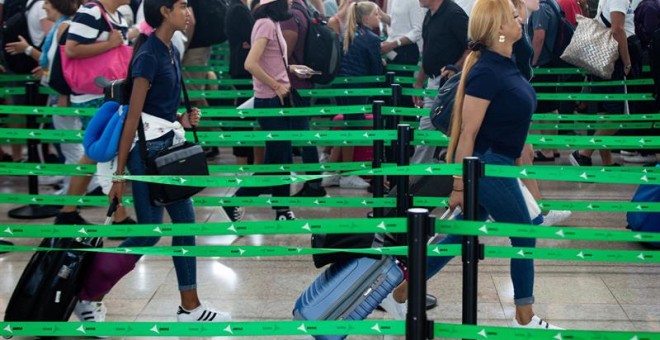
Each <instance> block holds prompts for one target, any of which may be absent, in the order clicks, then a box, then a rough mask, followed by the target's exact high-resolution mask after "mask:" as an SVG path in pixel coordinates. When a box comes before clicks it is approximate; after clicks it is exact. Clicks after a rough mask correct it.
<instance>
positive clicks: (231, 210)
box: [222, 207, 245, 222]
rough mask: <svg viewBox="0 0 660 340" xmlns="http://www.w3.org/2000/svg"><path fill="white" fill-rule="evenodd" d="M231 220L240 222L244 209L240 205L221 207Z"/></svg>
mask: <svg viewBox="0 0 660 340" xmlns="http://www.w3.org/2000/svg"><path fill="white" fill-rule="evenodd" d="M222 209H224V211H225V214H227V217H229V219H230V220H231V221H232V222H240V221H241V220H242V219H243V214H244V213H245V211H244V210H243V208H241V207H222Z"/></svg>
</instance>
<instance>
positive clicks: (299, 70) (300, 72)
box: [290, 65, 322, 78]
mask: <svg viewBox="0 0 660 340" xmlns="http://www.w3.org/2000/svg"><path fill="white" fill-rule="evenodd" d="M290 68H291V69H292V71H293V73H294V74H295V75H296V76H298V78H309V77H311V76H313V75H320V74H322V72H321V71H316V70H313V69H311V68H309V67H307V66H305V65H291V66H290Z"/></svg>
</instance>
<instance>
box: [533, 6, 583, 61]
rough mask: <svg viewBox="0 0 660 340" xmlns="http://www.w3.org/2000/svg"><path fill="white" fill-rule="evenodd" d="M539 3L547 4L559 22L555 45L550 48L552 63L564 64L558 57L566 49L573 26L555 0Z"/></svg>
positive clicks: (573, 31)
mask: <svg viewBox="0 0 660 340" xmlns="http://www.w3.org/2000/svg"><path fill="white" fill-rule="evenodd" d="M541 3H545V4H548V6H550V8H552V11H553V12H555V15H556V16H557V21H558V22H559V25H558V27H557V37H556V38H555V45H554V46H552V47H551V49H550V51H551V54H552V63H553V65H555V66H560V65H565V64H566V62H565V61H563V60H562V59H561V58H560V57H561V55H562V54H563V53H564V50H566V47H567V46H568V44H570V43H571V39H573V33H575V27H574V26H573V24H571V23H570V22H569V21H568V19H566V14H565V13H564V11H562V10H561V8H560V7H559V4H558V3H557V2H556V1H555V0H542V1H541Z"/></svg>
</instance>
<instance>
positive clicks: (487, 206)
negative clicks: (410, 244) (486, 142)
mask: <svg viewBox="0 0 660 340" xmlns="http://www.w3.org/2000/svg"><path fill="white" fill-rule="evenodd" d="M474 156H476V157H479V159H480V160H482V161H484V162H485V163H486V164H498V165H513V164H514V160H513V159H512V158H509V157H506V156H503V155H500V154H496V153H494V152H492V151H490V150H488V151H486V152H484V153H483V154H479V153H476V152H475V153H474ZM488 215H490V216H491V217H492V218H493V220H495V221H497V222H503V223H521V224H531V219H530V217H529V212H528V211H527V205H526V204H525V199H524V198H523V195H522V192H521V191H520V185H519V184H518V180H517V179H515V178H502V177H483V178H481V179H480V180H479V219H481V220H483V221H485V220H486V218H487V217H488ZM510 239H511V245H512V246H513V247H534V246H536V239H533V238H521V237H511V238H510ZM462 241H463V237H462V236H459V235H447V236H446V237H445V238H444V239H442V240H441V241H440V242H437V244H461V243H462ZM452 258H453V257H452V256H430V257H429V258H428V263H427V271H426V275H427V276H426V277H427V279H429V278H431V277H433V275H435V274H436V273H438V272H439V271H440V270H441V269H442V268H443V267H444V266H445V265H446V264H447V263H448V262H449V261H450V260H451V259H452ZM511 281H512V282H513V298H514V303H515V304H516V305H529V304H533V303H534V261H533V260H521V259H511Z"/></svg>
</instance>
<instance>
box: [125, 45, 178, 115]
mask: <svg viewBox="0 0 660 340" xmlns="http://www.w3.org/2000/svg"><path fill="white" fill-rule="evenodd" d="M171 51H172V53H171V54H170V49H169V48H168V47H167V46H166V45H165V44H164V43H163V42H162V41H161V40H160V39H158V37H156V35H155V34H152V35H150V36H149V38H147V40H146V41H145V42H144V44H142V46H140V49H139V50H138V52H137V55H136V56H135V60H134V61H133V71H132V76H133V79H135V78H137V77H141V78H145V79H147V80H148V81H149V84H150V87H149V90H148V91H147V98H146V100H145V102H144V108H143V109H142V111H143V112H145V113H148V114H150V115H152V116H156V117H159V118H163V119H165V120H168V121H170V122H174V121H175V120H176V113H177V110H178V109H179V103H180V102H181V64H180V63H179V52H178V51H177V49H176V48H172V50H171ZM172 61H174V63H172Z"/></svg>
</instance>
